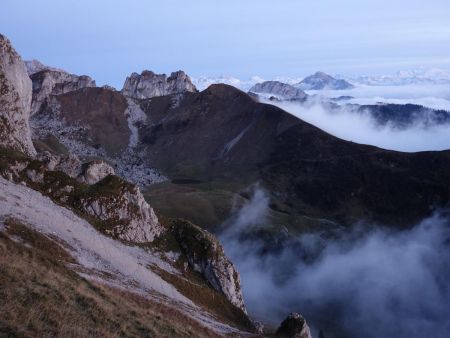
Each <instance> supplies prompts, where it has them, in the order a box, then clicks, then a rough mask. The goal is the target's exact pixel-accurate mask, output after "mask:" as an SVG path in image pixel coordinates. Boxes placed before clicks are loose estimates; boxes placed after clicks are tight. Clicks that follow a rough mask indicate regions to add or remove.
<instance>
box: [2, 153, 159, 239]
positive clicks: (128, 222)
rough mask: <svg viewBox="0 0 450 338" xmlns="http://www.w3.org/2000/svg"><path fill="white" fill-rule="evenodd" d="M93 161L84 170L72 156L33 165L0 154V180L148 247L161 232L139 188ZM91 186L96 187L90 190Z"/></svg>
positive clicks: (40, 158)
mask: <svg viewBox="0 0 450 338" xmlns="http://www.w3.org/2000/svg"><path fill="white" fill-rule="evenodd" d="M112 171H113V170H112V168H111V167H109V165H108V164H106V163H104V162H102V161H97V160H94V161H92V162H90V163H87V164H84V165H82V164H81V162H80V161H79V159H78V158H77V157H75V156H67V157H59V156H57V155H54V154H51V153H48V152H47V153H43V154H39V156H38V157H37V159H34V160H33V159H31V158H29V157H27V156H25V155H23V154H21V153H12V152H11V151H9V150H8V149H2V148H0V175H1V176H3V177H4V178H6V179H8V180H10V181H13V182H16V183H21V182H23V184H26V185H29V186H31V187H32V188H33V189H35V190H38V191H41V192H42V193H44V194H45V195H47V196H49V197H50V198H51V199H52V200H54V201H55V202H57V203H59V204H61V205H63V206H65V207H69V208H71V209H73V210H75V211H76V212H77V213H79V214H80V215H81V216H84V217H85V218H87V219H88V221H89V222H91V223H92V224H93V225H94V226H96V227H97V228H98V229H99V230H100V231H102V232H104V233H106V234H108V235H110V236H111V237H113V238H118V239H121V240H124V241H127V242H131V243H147V242H151V241H153V240H154V239H155V237H158V236H159V235H161V234H162V233H163V232H164V227H163V226H162V225H161V224H160V223H159V221H158V218H157V216H156V214H155V212H154V211H153V209H152V208H151V207H150V205H149V204H148V203H147V202H146V201H145V199H144V196H143V195H142V193H141V192H140V190H139V188H138V187H137V186H135V185H133V184H131V183H128V182H126V181H124V180H123V179H121V178H120V177H117V176H114V175H111V174H108V175H107V176H106V177H104V176H105V175H106V174H107V173H108V172H112ZM89 182H91V183H94V182H95V183H94V184H88V183H89Z"/></svg>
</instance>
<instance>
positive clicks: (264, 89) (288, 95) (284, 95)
mask: <svg viewBox="0 0 450 338" xmlns="http://www.w3.org/2000/svg"><path fill="white" fill-rule="evenodd" d="M249 92H250V93H255V94H269V95H273V96H275V98H278V99H281V100H304V99H306V97H307V95H306V93H305V92H304V91H303V90H301V89H298V88H295V87H294V86H291V85H289V84H286V83H283V82H279V81H265V82H262V83H257V84H255V85H254V86H253V87H251V88H250V90H249Z"/></svg>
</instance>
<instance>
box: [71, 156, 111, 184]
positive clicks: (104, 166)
mask: <svg viewBox="0 0 450 338" xmlns="http://www.w3.org/2000/svg"><path fill="white" fill-rule="evenodd" d="M83 169H84V170H83V172H82V174H81V175H80V176H79V180H80V181H82V182H84V183H87V184H95V183H97V182H99V181H101V180H102V179H104V178H105V177H106V176H108V175H114V174H115V173H114V169H113V167H111V166H110V165H109V164H108V163H106V162H105V161H102V160H94V161H91V162H89V163H86V164H85V165H84V166H83Z"/></svg>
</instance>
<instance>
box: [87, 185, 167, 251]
mask: <svg viewBox="0 0 450 338" xmlns="http://www.w3.org/2000/svg"><path fill="white" fill-rule="evenodd" d="M120 189H121V191H120V193H118V194H117V195H113V196H109V195H100V196H94V197H91V198H85V199H83V200H82V201H81V203H82V206H83V208H84V210H85V211H86V212H88V213H89V214H90V215H92V216H95V217H98V218H99V219H101V220H103V221H108V222H110V223H112V224H113V228H112V234H113V235H115V236H117V237H118V238H120V239H122V240H125V241H128V242H132V243H147V242H152V241H153V240H154V239H155V238H156V237H158V236H159V235H161V234H162V233H163V232H164V227H163V226H162V225H161V224H160V223H159V221H158V218H157V217H156V214H155V212H154V211H153V209H152V208H151V207H150V205H149V204H148V203H147V202H146V201H145V199H144V196H143V195H142V193H141V192H140V190H139V188H138V187H136V186H132V185H130V184H128V185H127V184H124V186H123V187H122V188H120Z"/></svg>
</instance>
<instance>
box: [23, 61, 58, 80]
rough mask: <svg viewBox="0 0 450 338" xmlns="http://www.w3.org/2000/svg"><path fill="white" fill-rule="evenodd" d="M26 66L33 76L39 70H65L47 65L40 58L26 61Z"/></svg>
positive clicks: (29, 73)
mask: <svg viewBox="0 0 450 338" xmlns="http://www.w3.org/2000/svg"><path fill="white" fill-rule="evenodd" d="M25 66H26V67H27V72H28V75H29V76H31V75H33V74H35V73H37V72H40V71H43V70H55V71H60V72H64V71H63V70H62V69H58V68H53V67H49V66H46V65H44V64H43V63H42V62H40V61H38V60H28V61H25Z"/></svg>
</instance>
